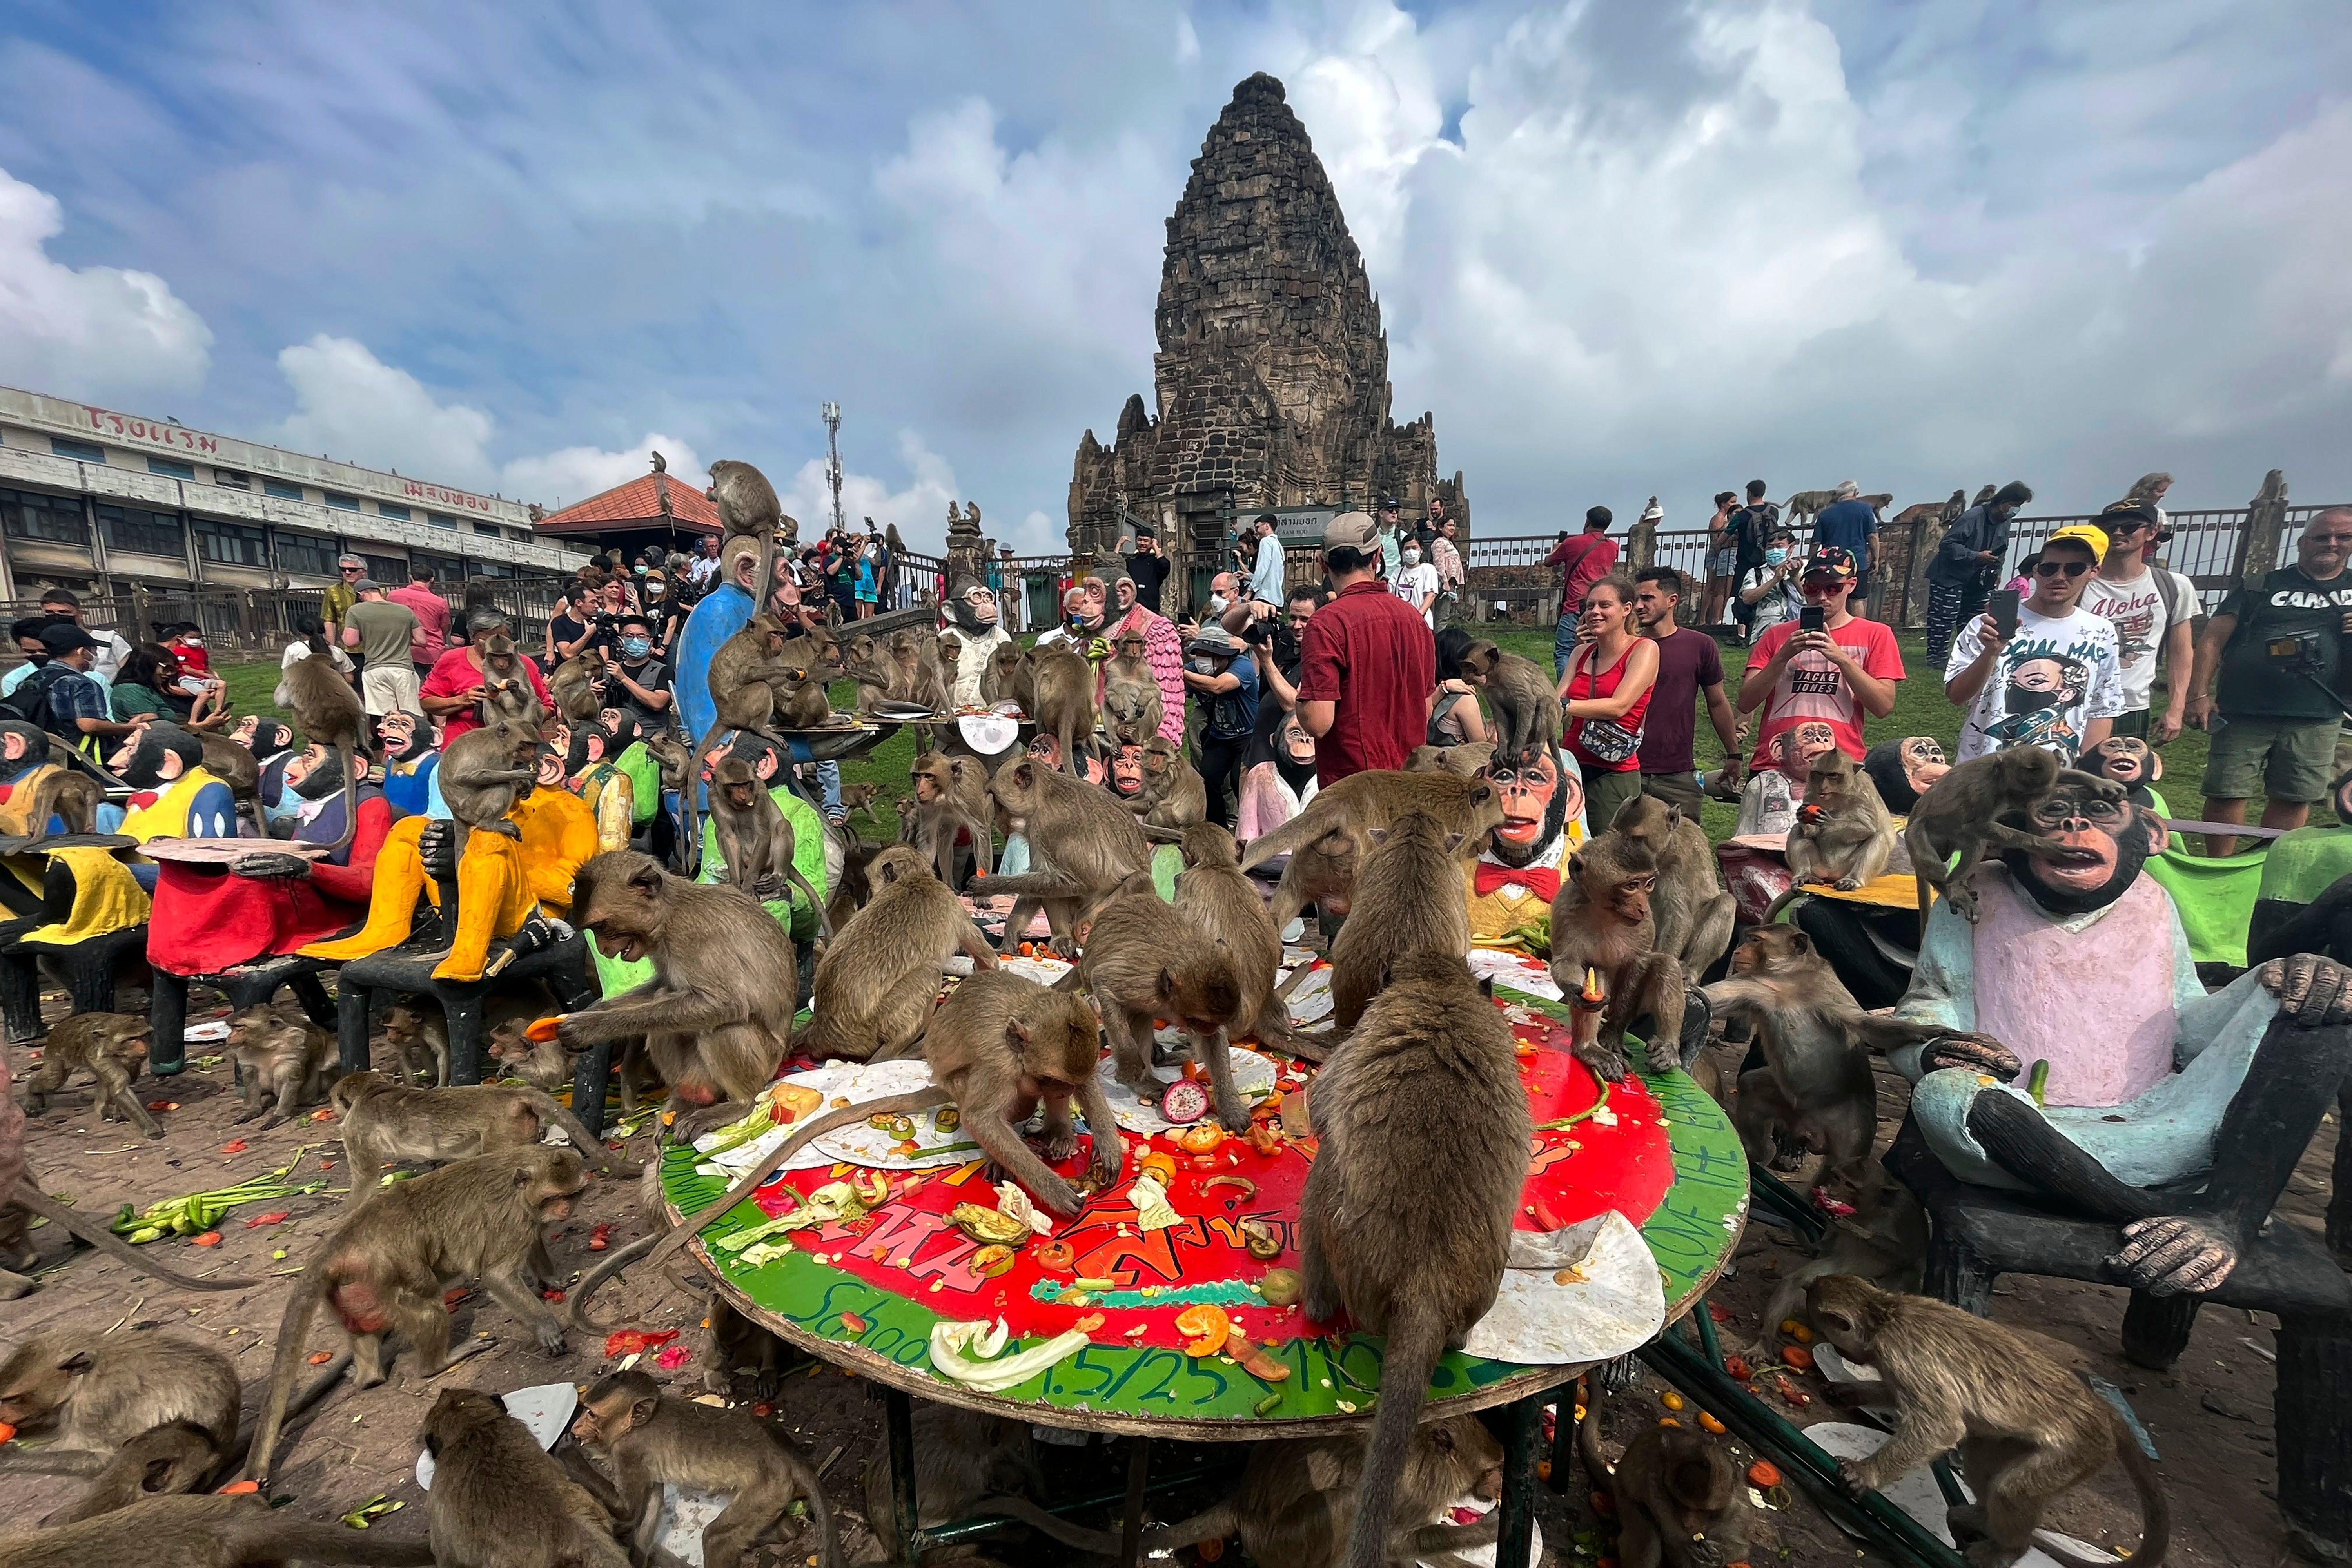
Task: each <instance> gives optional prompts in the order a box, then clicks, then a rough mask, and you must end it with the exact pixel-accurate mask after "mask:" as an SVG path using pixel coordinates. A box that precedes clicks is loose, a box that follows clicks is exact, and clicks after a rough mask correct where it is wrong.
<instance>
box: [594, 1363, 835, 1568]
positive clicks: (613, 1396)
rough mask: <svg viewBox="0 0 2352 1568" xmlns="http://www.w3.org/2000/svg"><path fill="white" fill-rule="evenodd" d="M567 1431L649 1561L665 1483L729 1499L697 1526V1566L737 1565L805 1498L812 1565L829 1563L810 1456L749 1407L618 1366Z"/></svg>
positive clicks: (820, 1491) (824, 1509)
mask: <svg viewBox="0 0 2352 1568" xmlns="http://www.w3.org/2000/svg"><path fill="white" fill-rule="evenodd" d="M572 1436H574V1437H577V1438H579V1439H580V1441H581V1442H583V1443H584V1444H586V1445H587V1446H588V1447H590V1448H592V1449H593V1450H595V1451H596V1452H597V1453H598V1454H600V1455H602V1456H603V1457H604V1461H605V1462H606V1463H607V1464H609V1465H611V1466H612V1468H613V1483H614V1486H615V1487H616V1488H618V1489H619V1491H620V1495H621V1505H622V1510H623V1512H622V1514H621V1522H622V1523H623V1524H625V1525H633V1526H634V1534H635V1542H636V1552H637V1555H638V1556H639V1557H641V1558H645V1559H647V1560H650V1558H651V1555H652V1552H653V1550H654V1545H655V1542H656V1541H658V1540H659V1539H660V1535H659V1531H660V1525H661V1511H662V1489H663V1487H664V1485H665V1484H666V1483H675V1484H676V1485H677V1486H679V1487H682V1488H687V1489H692V1490H697V1491H705V1492H718V1493H721V1494H724V1495H725V1496H726V1497H727V1498H728V1504H727V1507H726V1508H725V1509H724V1510H721V1511H720V1513H719V1517H718V1518H716V1519H714V1520H712V1521H710V1522H709V1524H707V1525H704V1526H703V1527H702V1558H703V1561H704V1562H705V1563H737V1562H740V1560H741V1558H742V1555H743V1553H744V1552H747V1551H749V1550H750V1549H751V1543H752V1542H754V1541H756V1540H758V1539H759V1538H760V1537H761V1535H762V1534H764V1533H766V1532H767V1531H770V1530H772V1529H773V1528H775V1526H776V1525H777V1524H778V1523H779V1521H782V1519H783V1518H784V1516H785V1510H788V1509H790V1508H791V1507H792V1506H793V1500H795V1499H800V1500H806V1502H807V1504H808V1510H809V1517H810V1519H811V1521H813V1522H814V1525H815V1528H816V1532H817V1550H816V1553H815V1561H816V1562H817V1563H818V1564H819V1568H836V1565H837V1564H838V1563H840V1561H841V1541H840V1537H839V1535H838V1534H837V1533H836V1532H835V1529H834V1524H833V1510H832V1508H831V1507H830V1506H828V1505H827V1503H826V1502H825V1497H824V1488H823V1487H821V1486H819V1485H818V1484H817V1479H816V1475H815V1473H814V1471H813V1470H811V1469H810V1468H809V1463H808V1460H807V1459H806V1458H804V1457H803V1456H802V1454H801V1453H800V1452H799V1450H797V1449H796V1448H794V1447H793V1446H792V1445H791V1444H790V1443H788V1442H786V1441H785V1440H784V1439H783V1438H782V1436H779V1435H778V1434H777V1433H775V1432H773V1431H772V1430H771V1429H770V1428H769V1427H767V1426H764V1425H762V1424H761V1422H760V1421H759V1420H758V1419H756V1418H755V1417H754V1416H753V1415H751V1412H750V1411H749V1410H741V1409H719V1408H716V1407H714V1406H711V1405H698V1404H695V1403H694V1402H693V1401H691V1400H686V1399H677V1398H671V1397H667V1396H665V1395H664V1394H663V1393H662V1391H661V1387H660V1385H659V1384H656V1383H655V1382H654V1380H653V1379H652V1378H650V1377H648V1376H646V1374H645V1373H642V1372H635V1371H630V1372H616V1373H612V1374H610V1375H609V1376H607V1377H605V1378H604V1379H603V1380H602V1381H600V1382H599V1383H597V1384H595V1386H593V1387H592V1388H591V1389H589V1390H588V1393H587V1395H586V1397H585V1398H583V1400H582V1401H581V1410H580V1414H579V1415H578V1416H577V1418H575V1419H574V1420H573V1422H572Z"/></svg>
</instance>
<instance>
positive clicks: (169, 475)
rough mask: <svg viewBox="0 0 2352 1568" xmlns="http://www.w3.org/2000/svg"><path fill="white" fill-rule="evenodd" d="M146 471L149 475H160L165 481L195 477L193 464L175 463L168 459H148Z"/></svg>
mask: <svg viewBox="0 0 2352 1568" xmlns="http://www.w3.org/2000/svg"><path fill="white" fill-rule="evenodd" d="M147 471H148V472H149V473H151V474H161V475H163V477H164V478H165V479H194V478H195V477H196V466H195V465H194V463H181V462H175V461H173V459H172V458H148V459H147Z"/></svg>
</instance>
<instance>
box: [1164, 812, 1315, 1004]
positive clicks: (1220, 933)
mask: <svg viewBox="0 0 2352 1568" xmlns="http://www.w3.org/2000/svg"><path fill="white" fill-rule="evenodd" d="M1181 853H1182V855H1183V857H1184V869H1183V870H1181V871H1179V872H1178V873H1177V874H1176V912H1177V913H1178V914H1181V915H1183V916H1184V917H1186V918H1187V919H1189V920H1191V921H1192V922H1193V923H1194V924H1195V925H1198V926H1199V927H1200V928H1201V929H1202V931H1206V932H1208V933H1209V939H1210V940H1211V941H1212V942H1221V943H1223V946H1224V949H1225V952H1226V955H1227V956H1228V957H1230V958H1231V959H1232V960H1233V966H1234V981H1235V982H1236V983H1237V984H1239V985H1240V986H1241V993H1242V994H1241V1006H1240V1007H1239V1009H1238V1010H1237V1011H1235V1013H1234V1027H1235V1028H1236V1029H1237V1030H1238V1031H1239V1032H1241V1033H1242V1034H1244V1035H1246V1036H1248V1037H1251V1038H1253V1039H1255V1040H1257V1041H1258V1042H1260V1043H1261V1044H1264V1045H1279V1044H1282V1043H1283V1042H1284V1041H1286V1040H1287V1039H1288V1038H1289V1037H1290V1010H1289V1009H1288V1007H1286V1005H1283V1003H1282V1001H1281V999H1280V998H1278V997H1276V995H1275V991H1274V982H1275V976H1276V974H1277V973H1279V972H1280V971H1281V968H1282V933H1281V932H1279V931H1276V930H1275V929H1274V917H1273V916H1271V915H1269V914H1268V913H1266V909H1265V900H1264V899H1263V898H1261V897H1259V896H1258V890H1257V884H1256V883H1255V882H1253V881H1251V880H1250V879H1249V877H1248V876H1247V875H1246V874H1245V873H1244V871H1243V870H1242V867H1241V858H1240V854H1239V851H1238V850H1237V849H1236V848H1235V847H1234V836H1233V835H1232V834H1230V833H1228V832H1226V831H1225V830H1224V829H1223V828H1222V827H1220V826H1217V825H1216V824H1215V823H1213V822H1196V823H1194V824H1193V825H1192V826H1190V827H1187V828H1186V829H1184V832H1183V837H1182V838H1181ZM1253 1020H1254V1021H1253Z"/></svg>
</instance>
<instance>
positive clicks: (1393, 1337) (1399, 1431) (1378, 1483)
mask: <svg viewBox="0 0 2352 1568" xmlns="http://www.w3.org/2000/svg"><path fill="white" fill-rule="evenodd" d="M1444 1353H1445V1331H1444V1328H1443V1327H1442V1326H1440V1324H1439V1322H1438V1320H1437V1317H1436V1314H1435V1313H1434V1312H1433V1310H1431V1309H1430V1308H1429V1307H1428V1306H1427V1305H1426V1304H1424V1303H1421V1302H1414V1301H1411V1300H1408V1301H1406V1302H1405V1303H1404V1304H1403V1310H1402V1312H1400V1313H1399V1315H1398V1316H1397V1318H1396V1319H1395V1320H1394V1322H1393V1324H1392V1326H1391V1332H1390V1334H1389V1342H1388V1352H1387V1359H1386V1360H1385V1361H1383V1362H1382V1363H1381V1408H1380V1413H1379V1414H1378V1415H1375V1416H1374V1417H1373V1418H1372V1440H1371V1444H1370V1447H1368V1448H1366V1450H1365V1452H1364V1469H1363V1476H1362V1479H1360V1480H1359V1481H1358V1482H1357V1485H1356V1521H1355V1523H1354V1524H1353V1525H1352V1526H1351V1527H1350V1528H1349V1531H1348V1555H1347V1557H1346V1559H1345V1560H1344V1561H1345V1563H1346V1564H1347V1568H1387V1563H1388V1560H1389V1552H1388V1548H1389V1531H1390V1528H1391V1525H1392V1524H1393V1523H1394V1521H1395V1519H1396V1491H1397V1483H1398V1482H1399V1481H1400V1480H1402V1479H1403V1477H1404V1468H1405V1464H1406V1462H1407V1461H1408V1460H1409V1459H1411V1458H1412V1440H1413V1428H1414V1426H1415V1425H1416V1424H1417V1423H1418V1422H1419V1421H1420V1419H1421V1407H1422V1404H1423V1401H1424V1400H1426V1399H1427V1398H1428V1396H1429V1379H1430V1376H1431V1374H1432V1373H1434V1372H1435V1371H1436V1370H1437V1358H1438V1357H1439V1356H1441V1355H1443V1354H1444Z"/></svg>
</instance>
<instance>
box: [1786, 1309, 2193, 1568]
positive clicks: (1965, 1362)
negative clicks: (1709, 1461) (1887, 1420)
mask: <svg viewBox="0 0 2352 1568" xmlns="http://www.w3.org/2000/svg"><path fill="white" fill-rule="evenodd" d="M1805 1316H1806V1319H1807V1321H1810V1322H1811V1324H1812V1326H1813V1331H1814V1332H1816V1333H1818V1334H1820V1335H1821V1336H1822V1338H1823V1339H1825V1340H1827V1341H1828V1342H1830V1343H1831V1344H1832V1345H1833V1346H1835V1347H1836V1349H1837V1352H1838V1354H1840V1355H1842V1356H1844V1357H1845V1358H1847V1359H1848V1360H1849V1361H1853V1362H1858V1363H1862V1364H1864V1365H1866V1366H1868V1367H1870V1368H1872V1369H1873V1370H1874V1371H1875V1372H1876V1373H1878V1376H1879V1382H1877V1383H1875V1384H1851V1383H1847V1384H1836V1385H1834V1386H1833V1388H1832V1393H1833V1394H1836V1395H1837V1396H1838V1397H1839V1398H1840V1400H1841V1401H1842V1402H1843V1403H1848V1404H1853V1405H1870V1404H1878V1403H1883V1402H1885V1401H1887V1400H1892V1401H1893V1403H1894V1405H1895V1415H1896V1425H1895V1436H1894V1437H1893V1438H1892V1439H1891V1440H1890V1441H1889V1442H1888V1443H1887V1444H1886V1446H1885V1447H1883V1448H1880V1449H1879V1450H1878V1451H1877V1452H1876V1453H1874V1454H1872V1455H1871V1456H1870V1457H1869V1458H1864V1459H1841V1460H1839V1461H1838V1469H1839V1471H1840V1472H1841V1473H1842V1474H1843V1477H1844V1479H1845V1481H1846V1484H1847V1485H1848V1486H1849V1487H1850V1488H1852V1489H1854V1490H1856V1491H1863V1490H1870V1491H1883V1490H1885V1489H1886V1488H1887V1487H1888V1486H1890V1485H1892V1484H1893V1483H1894V1482H1895V1481H1897V1480H1899V1479H1902V1478H1903V1477H1904V1476H1906V1475H1907V1474H1909V1473H1910V1472H1911V1471H1912V1470H1914V1469H1916V1468H1918V1467H1919V1466H1921V1465H1924V1464H1926V1463H1927V1461H1928V1460H1930V1459H1933V1458H1936V1457H1937V1456H1938V1455H1940V1454H1943V1453H1945V1452H1946V1451H1948V1450H1949V1449H1952V1448H1958V1449H1959V1451H1960V1469H1961V1474H1962V1476H1963V1479H1966V1480H1967V1482H1968V1484H1969V1491H1971V1492H1973V1493H1974V1494H1975V1495H1976V1501H1975V1502H1973V1503H1970V1504H1967V1505H1965V1506H1960V1507H1955V1508H1953V1509H1952V1510H1950V1512H1949V1515H1948V1521H1949V1523H1950V1525H1951V1529H1952V1534H1953V1537H1954V1539H1955V1540H1957V1541H1959V1542H1964V1543H1965V1549H1966V1551H1967V1553H1968V1558H1969V1563H1970V1564H1971V1565H1972V1568H2008V1564H2010V1563H2014V1562H2016V1561H2017V1560H2018V1559H2019V1558H2020V1557H2021V1556H2023V1555H2024V1554H2025V1552H2026V1551H2027V1549H2028V1548H2031V1547H2039V1548H2040V1549H2041V1550H2042V1552H2046V1553H2047V1554H2048V1555H2050V1556H2052V1557H2053V1558H2056V1559H2057V1560H2058V1561H2059V1562H2061V1563H2068V1564H2070V1565H2073V1568H2095V1565H2096V1564H2099V1563H2105V1562H2106V1561H2108V1560H2106V1559H2103V1558H2095V1557H2082V1556H2078V1555H2076V1554H2075V1553H2074V1552H2069V1551H2067V1550H2066V1548H2064V1547H2063V1546H2061V1545H2060V1544H2059V1543H2058V1542H2056V1541H2054V1540H2053V1539H2052V1538H2051V1537H2050V1536H2048V1535H2047V1534H2043V1535H2042V1536H2041V1538H2040V1539H2039V1540H2036V1539H2035V1536H2036V1532H2037V1531H2036V1527H2037V1526H2039V1525H2040V1524H2041V1522H2042V1514H2043V1513H2044V1512H2045V1511H2047V1510H2048V1509H2049V1507H2050V1504H2051V1501H2052V1500H2053V1499H2055V1498H2056V1497H2057V1496H2058V1494H2059V1493H2061V1492H2063V1491H2066V1490H2068V1489H2071V1488H2073V1487H2075V1486H2079V1485H2081V1484H2082V1483H2083V1482H2084V1481H2086V1480H2088V1479H2091V1478H2092V1477H2093V1476H2095V1475H2096V1474H2097V1473H2098V1472H2099V1471H2100V1470H2101V1469H2103V1468H2105V1466H2106V1463H2107V1461H2108V1460H2109V1459H2110V1458H2113V1459H2117V1460H2120V1461H2121V1462H2122V1464H2123V1468H2124V1473H2125V1474H2126V1476H2128V1477H2129V1478H2130V1479H2131V1484H2132V1489H2133V1490H2134V1491H2136V1492H2137V1493H2138V1494H2139V1506H2140V1521H2141V1523H2140V1543H2139V1549H2138V1550H2137V1552H2133V1553H2132V1555H2131V1562H2132V1563H2134V1564H2136V1565H2141V1568H2158V1565H2159V1564H2161V1563H2163V1561H2164V1553H2165V1548H2166V1546H2167V1545H2168V1537H2169V1535H2170V1530H2171V1514H2170V1509H2169V1506H2168V1503H2167V1502H2166V1500H2165V1495H2164V1484H2163V1481H2162V1479H2161V1478H2159V1477H2158V1474H2157V1473H2156V1467H2155V1466H2154V1464H2152V1463H2151V1462H2150V1461H2149V1459H2148V1458H2147V1455H2145V1454H2144V1453H2142V1452H2141V1451H2140V1447H2139V1440H2138V1439H2137V1437H2136V1436H2133V1434H2132V1431H2131V1428H2130V1427H2129V1426H2126V1425H2125V1423H2124V1420H2123V1417H2122V1416H2121V1415H2118V1414H2117V1413H2116V1411H2115V1409H2114V1408H2113V1407H2111V1406H2110V1405H2108V1404H2107V1402H2106V1401H2105V1400H2104V1399H2102V1398H2100V1397H2099V1395H2098V1394H2095V1393H2093V1392H2092V1391H2091V1388H2090V1386H2089V1385H2088V1384H2085V1383H2084V1382H2082V1381H2081V1380H2080V1379H2078V1378H2076V1377H2074V1375H2073V1374H2072V1373H2069V1372H2068V1371H2067V1370H2066V1369H2065V1368H2064V1367H2063V1366H2060V1365H2059V1364H2057V1363H2055V1362H2053V1361H2052V1360H2051V1359H2050V1358H2049V1357H2047V1356H2045V1355H2044V1354H2042V1352H2041V1351H2040V1350H2039V1349H2037V1348H2036V1347H2035V1346H2033V1345H2032V1344H2031V1343H2029V1342H2026V1341H2025V1340H2023V1339H2021V1338H2020V1337H2019V1336H2018V1335H2016V1334H2013V1333H2011V1332H2010V1331H2008V1330H2007V1329H2004V1328H2002V1327H2001V1326H2000V1324H1998V1323H1993V1322H1988V1321H1985V1320H1984V1319H1982V1318H1979V1317H1977V1316H1975V1315H1973V1314H1972V1313H1969V1312H1966V1311H1963V1310H1960V1309H1959V1308H1958V1307H1954V1306H1951V1305H1948V1304H1947V1303H1945V1302H1942V1301H1937V1300H1932V1299H1931V1298H1928V1297H1926V1296H1892V1295H1889V1294H1887V1293H1886V1292H1885V1291H1884V1290H1881V1289H1878V1288H1877V1287H1876V1286H1874V1285H1872V1284H1870V1283H1869V1282H1868V1281H1866V1280H1863V1279H1854V1278H1853V1276H1851V1275H1845V1274H1833V1275H1831V1276H1830V1277H1829V1278H1827V1279H1816V1280H1814V1281H1813V1283H1812V1287H1811V1289H1808V1290H1807V1291H1806V1292H1805Z"/></svg>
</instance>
